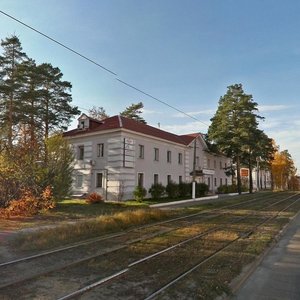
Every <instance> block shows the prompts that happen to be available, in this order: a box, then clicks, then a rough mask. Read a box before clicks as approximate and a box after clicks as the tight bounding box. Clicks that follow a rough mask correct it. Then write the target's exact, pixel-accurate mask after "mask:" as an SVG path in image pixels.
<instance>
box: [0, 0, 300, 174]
mask: <svg viewBox="0 0 300 300" xmlns="http://www.w3.org/2000/svg"><path fill="white" fill-rule="evenodd" d="M0 10H3V11H4V12H6V13H8V14H11V15H13V16H14V17H16V18H18V19H20V20H21V21H23V22H25V23H27V24H28V25H31V26H32V27H35V28H37V29H38V30H40V31H42V32H44V33H46V34H47V35H49V36H51V37H53V38H55V39H57V40H58V41H60V42H62V43H64V44H66V45H68V46H69V47H71V48H73V49H75V50H76V51H78V52H80V53H82V54H84V55H86V56H88V57H89V58H91V59H93V60H95V61H97V62H98V63H99V64H101V65H103V66H105V67H106V68H108V69H110V70H112V71H114V72H115V73H117V76H114V75H112V74H110V73H108V72H105V71H104V70H102V69H100V68H98V67H96V66H95V65H93V64H91V63H88V62H87V61H85V60H83V59H81V58H79V57H78V56H76V55H74V54H72V53H70V52H68V51H67V50H65V49H64V48H61V47H60V46H58V45H56V44H54V43H53V42H51V41H49V40H47V39H45V38H44V37H42V36H40V35H38V34H37V33H35V32H33V31H31V30H29V29H28V28H25V27H23V26H22V25H20V24H18V23H16V22H15V21H13V20H11V19H9V18H8V17H6V16H4V15H2V14H0V37H1V39H4V38H5V37H7V36H9V35H11V34H16V35H17V36H18V37H19V38H20V40H21V42H22V46H23V49H24V51H25V52H26V53H27V54H28V55H29V56H30V57H32V58H34V59H35V60H36V61H37V63H43V62H49V63H51V64H52V65H53V66H57V67H59V68H60V69H61V71H62V72H63V74H64V79H65V80H68V81H70V82H71V83H72V84H73V89H72V94H73V103H74V104H75V105H78V106H79V107H81V108H85V109H88V108H91V107H92V106H94V105H95V106H103V107H104V108H105V109H106V111H107V113H108V114H110V115H114V114H118V113H119V112H120V111H122V110H123V109H124V108H125V107H126V106H129V105H130V104H131V103H137V102H139V101H142V102H143V103H144V106H145V112H144V118H145V119H146V120H147V122H148V123H149V124H150V125H154V126H157V124H158V123H160V124H161V128H162V129H165V130H168V131H171V132H174V133H179V134H183V133H189V132H197V131H201V132H206V130H207V126H206V125H205V124H209V122H210V121H209V120H210V118H211V117H212V116H213V115H214V112H215V111H216V109H217V105H218V100H219V98H220V96H222V95H224V94H225V93H226V89H227V86H229V85H231V84H234V83H242V84H243V86H244V90H245V92H246V93H248V94H252V95H253V98H254V100H255V101H256V102H257V103H258V104H259V109H260V114H261V115H262V116H264V117H265V121H264V122H262V123H261V128H262V129H264V130H265V132H266V133H267V134H268V136H270V137H272V138H274V139H275V141H276V142H277V144H279V145H280V149H281V150H284V149H288V150H289V152H290V153H291V154H292V157H293V158H294V160H295V162H296V165H297V167H298V169H299V170H300V152H299V151H298V149H299V148H300V118H299V107H300V104H299V100H298V98H299V95H300V84H299V79H300V59H299V58H300V57H299V56H300V30H299V28H300V18H299V15H300V2H299V1H296V0H290V1H287V2H283V1H271V0H252V1H249V0H248V1H246V0H240V1H238V0H235V1H233V0H218V1H217V0H206V1H204V0H203V1H202V0H198V1H196V0H194V1H192V0H189V1H183V0H182V1H178V0H164V1H161V0H152V1H146V0H144V1H142V0H89V1H83V0H64V1H61V0H49V1H43V0H26V1H21V0H1V2H0ZM116 78H120V79H121V80H123V81H126V82H128V83H130V84H132V85H134V86H136V87H138V88H139V89H141V90H143V91H145V92H147V93H150V94H151V95H153V96H155V97H157V98H159V99H161V100H163V101H165V102H167V103H169V104H170V105H173V106H176V107H177V108H179V109H181V110H183V111H185V112H187V113H190V114H191V115H193V116H195V117H196V118H197V119H199V120H201V121H202V122H204V123H205V124H203V123H202V122H196V121H195V120H193V119H190V118H187V117H184V116H183V115H180V114H178V112H176V111H174V110H172V109H170V108H168V107H167V106H164V105H162V104H161V103H158V102H156V101H154V100H153V99H151V98H149V97H146V96H145V95H142V94H140V93H138V92H137V91H135V90H132V89H130V88H128V87H126V86H124V85H122V84H121V83H120V82H118V81H117V80H116ZM82 111H83V112H85V111H84V110H82Z"/></svg>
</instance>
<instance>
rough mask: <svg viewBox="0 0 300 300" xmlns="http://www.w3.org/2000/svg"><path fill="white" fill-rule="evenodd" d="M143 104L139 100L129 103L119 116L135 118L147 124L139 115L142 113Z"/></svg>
mask: <svg viewBox="0 0 300 300" xmlns="http://www.w3.org/2000/svg"><path fill="white" fill-rule="evenodd" d="M143 108H144V104H143V103H142V102H139V103H137V104H134V103H133V104H131V105H130V106H128V107H126V108H125V110H124V111H123V112H121V113H120V115H121V116H123V117H126V118H129V119H133V120H136V121H138V122H140V123H143V124H147V122H146V121H145V120H144V118H143V117H141V116H140V115H141V114H142V113H143Z"/></svg>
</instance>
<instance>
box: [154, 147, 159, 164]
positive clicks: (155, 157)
mask: <svg viewBox="0 0 300 300" xmlns="http://www.w3.org/2000/svg"><path fill="white" fill-rule="evenodd" d="M154 160H155V161H159V149H158V148H154Z"/></svg>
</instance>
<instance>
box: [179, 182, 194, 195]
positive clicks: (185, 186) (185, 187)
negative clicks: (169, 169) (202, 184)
mask: <svg viewBox="0 0 300 300" xmlns="http://www.w3.org/2000/svg"><path fill="white" fill-rule="evenodd" d="M178 192H179V197H181V198H184V197H189V196H191V195H192V187H191V184H190V183H187V182H181V183H179V184H178Z"/></svg>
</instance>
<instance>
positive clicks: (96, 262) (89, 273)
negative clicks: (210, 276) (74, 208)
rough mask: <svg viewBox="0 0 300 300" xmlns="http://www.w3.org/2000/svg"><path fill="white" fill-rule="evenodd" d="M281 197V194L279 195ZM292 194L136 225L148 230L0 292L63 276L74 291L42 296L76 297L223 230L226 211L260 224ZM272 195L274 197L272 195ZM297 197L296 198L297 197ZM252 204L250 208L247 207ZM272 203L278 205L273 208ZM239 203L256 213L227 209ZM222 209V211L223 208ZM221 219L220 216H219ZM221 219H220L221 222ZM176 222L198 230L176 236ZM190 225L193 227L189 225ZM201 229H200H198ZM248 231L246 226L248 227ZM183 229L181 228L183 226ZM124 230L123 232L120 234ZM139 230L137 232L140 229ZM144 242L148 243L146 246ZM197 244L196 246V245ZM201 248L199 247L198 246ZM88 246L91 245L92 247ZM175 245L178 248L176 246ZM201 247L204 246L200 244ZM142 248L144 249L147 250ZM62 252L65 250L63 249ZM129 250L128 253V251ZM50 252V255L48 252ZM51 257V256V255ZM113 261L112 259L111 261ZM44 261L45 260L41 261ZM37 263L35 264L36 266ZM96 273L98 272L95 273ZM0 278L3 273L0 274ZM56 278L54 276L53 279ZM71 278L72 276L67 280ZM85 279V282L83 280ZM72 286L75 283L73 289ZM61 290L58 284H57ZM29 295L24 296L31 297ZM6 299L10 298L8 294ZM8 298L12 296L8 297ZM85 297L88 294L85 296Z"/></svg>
mask: <svg viewBox="0 0 300 300" xmlns="http://www.w3.org/2000/svg"><path fill="white" fill-rule="evenodd" d="M280 196H281V197H282V194H281V195H280ZM293 197H297V195H291V196H289V197H285V198H283V199H279V200H278V201H275V202H274V199H271V198H269V199H268V198H267V199H264V200H262V199H258V200H257V199H256V200H255V201H254V199H251V200H249V201H248V202H243V204H242V205H241V204H239V205H229V206H228V205H227V206H224V207H222V208H219V209H214V210H209V211H206V212H201V213H196V214H193V215H190V216H184V217H180V218H176V219H173V220H168V221H165V222H159V223H156V224H152V225H149V226H143V227H140V228H139V229H138V230H141V229H143V230H148V234H147V235H144V236H143V237H141V236H139V237H136V238H135V239H131V240H130V242H128V240H127V242H124V240H123V242H122V240H121V241H119V244H117V245H115V246H114V247H115V248H110V249H109V250H107V251H106V252H105V251H104V252H103V253H100V254H99V253H97V254H94V255H90V256H89V257H87V258H82V259H79V260H77V261H75V262H74V261H73V262H72V263H71V264H69V263H65V265H64V266H61V267H60V268H56V269H53V270H50V271H47V272H44V273H40V274H35V276H31V277H30V276H29V277H28V276H27V277H26V276H25V277H23V278H20V279H19V280H14V281H12V282H6V283H5V284H2V285H1V288H0V295H2V294H3V295H6V296H7V297H11V296H13V295H12V292H11V291H14V290H18V289H20V288H21V289H23V292H24V293H23V294H22V295H23V296H24V298H22V297H21V298H18V299H27V298H26V297H27V296H25V295H31V296H32V292H31V293H30V292H29V290H30V289H31V288H32V287H33V286H34V285H36V283H37V282H39V284H40V285H44V286H46V285H47V284H46V282H52V283H53V281H55V286H58V287H59V286H60V283H62V282H63V283H66V278H68V277H69V278H71V279H72V278H76V280H75V279H73V280H74V284H72V283H71V284H69V285H68V286H67V288H66V289H63V290H64V291H65V290H69V289H70V290H74V292H71V293H66V295H65V296H62V297H61V296H60V295H59V294H60V293H58V294H57V295H56V293H55V292H54V291H53V292H52V293H51V295H50V296H48V298H47V296H43V299H71V298H74V297H76V296H77V295H81V296H82V293H87V292H88V291H90V290H92V289H95V288H99V286H107V282H112V281H114V280H116V279H119V278H123V277H124V276H126V277H127V276H128V274H129V273H132V270H135V269H137V268H138V267H139V266H140V265H143V264H149V261H153V260H157V259H158V258H159V257H163V258H164V259H165V257H166V256H168V255H169V253H173V254H172V257H173V255H174V251H176V252H177V254H178V251H179V250H181V249H182V248H183V247H185V246H186V245H188V244H190V243H198V241H199V240H201V239H203V238H204V237H205V236H209V235H212V234H215V233H217V232H220V231H223V230H224V225H220V223H218V222H215V221H216V219H217V218H220V217H223V218H224V216H225V215H226V214H227V215H228V216H227V217H228V219H227V220H226V222H225V223H227V224H228V222H229V219H231V225H233V224H238V223H239V222H245V220H246V219H252V221H253V220H255V224H259V223H261V224H263V223H262V222H263V221H264V220H266V218H267V219H270V218H273V217H274V216H273V215H274V214H275V215H278V211H283V210H282V209H281V206H283V205H285V207H284V208H283V209H287V208H286V205H287V204H286V203H287V202H291V203H290V205H293V204H294V203H296V201H295V202H294V200H293ZM275 198H276V197H275ZM297 199H298V198H297ZM251 205H252V208H251V207H250V206H251ZM276 206H278V207H277V208H276ZM236 207H239V208H240V210H241V208H243V209H248V210H253V209H256V211H257V212H258V213H256V212H255V211H254V212H253V211H251V212H250V213H249V214H246V215H244V216H241V215H239V214H238V215H236V214H233V213H232V212H228V210H229V209H233V208H236ZM270 208H272V209H274V213H273V212H270V214H272V216H267V217H265V216H263V215H261V213H260V214H259V211H261V210H262V209H269V210H270ZM225 211H226V212H225ZM204 219H205V220H206V221H213V220H214V222H212V224H211V228H209V229H208V230H206V231H203V230H202V229H201V226H200V227H199V228H198V227H197V226H198V225H197V224H198V222H200V221H203V220H204ZM183 220H184V223H181V224H178V222H181V221H183ZM223 221H224V219H223ZM174 222H176V226H173V227H172V226H171V227H166V225H167V224H168V225H170V224H172V223H174ZM223 223H224V222H223ZM155 226H156V227H159V230H158V231H156V229H157V228H156V229H155V230H154V227H155ZM161 226H164V228H162V227H161ZM180 226H185V227H183V228H188V226H190V227H192V228H193V229H197V230H198V233H197V234H196V231H194V232H193V234H192V235H191V237H190V238H187V239H186V238H185V237H182V236H178V237H176V238H174V232H176V230H177V232H176V234H178V228H180ZM193 226H194V227H193ZM251 226H252V227H253V225H252V224H251ZM181 230H182V228H181ZM201 230H202V232H201ZM231 231H234V229H233V228H231ZM237 231H238V230H235V232H236V237H235V238H236V239H240V238H241V236H244V235H245V232H243V233H240V232H237ZM248 231H249V230H248ZM133 232H135V231H134V230H130V231H127V232H126V233H122V234H119V235H118V234H115V235H112V236H107V237H104V238H102V240H100V239H99V240H97V241H92V240H89V241H86V244H84V243H81V244H80V243H79V245H77V246H78V247H81V246H84V247H90V246H91V245H94V242H95V243H96V242H103V241H105V243H107V241H108V240H110V239H113V240H115V239H117V238H120V237H122V238H123V237H124V236H125V235H126V234H127V235H128V234H130V233H133ZM183 232H184V230H183ZM144 233H145V232H142V234H144ZM123 234H124V235H123ZM140 234H141V232H140ZM167 235H171V237H172V238H173V245H168V243H167V245H166V244H164V243H162V244H159V243H158V244H154V246H153V244H152V245H151V247H152V248H153V249H147V251H148V252H149V250H151V251H150V252H152V253H151V254H149V255H144V252H145V251H141V249H140V248H139V246H140V245H139V244H142V245H144V247H145V245H146V247H148V248H149V244H147V243H149V242H147V241H151V243H153V241H154V242H155V241H159V240H165V239H167ZM174 241H176V243H174ZM147 245H148V246H147ZM74 246H75V245H72V246H69V248H68V247H65V248H63V249H56V250H54V251H53V252H49V251H48V252H49V254H47V252H45V253H43V254H40V256H39V255H38V256H34V257H33V256H31V257H28V258H23V259H22V260H15V261H11V262H7V263H3V264H2V265H0V271H1V270H3V268H6V271H8V270H9V268H12V267H14V268H18V264H21V265H22V264H24V263H29V262H30V263H32V261H34V262H36V261H37V259H39V258H43V259H45V258H47V260H48V262H49V263H51V259H53V255H57V254H58V253H63V252H64V251H70V250H74V249H76V247H74ZM197 247H198V246H197ZM200 248H201V247H200ZM92 249H94V248H93V247H92ZM156 249H159V251H156ZM178 249H179V250H178ZM203 249H204V248H203ZM89 250H90V252H92V251H93V250H91V249H89ZM134 250H138V251H134ZM147 251H146V252H147ZM64 253H66V252H64ZM130 253H131V255H130ZM49 255H50V256H49ZM139 255H140V256H141V257H140V258H136V257H137V256H139ZM118 256H121V257H131V259H127V261H125V262H122V261H121V260H120V259H119V258H118ZM51 257H52V258H51ZM113 262H115V263H113ZM43 263H45V262H43ZM37 265H38V264H36V266H37ZM83 265H85V267H83ZM32 267H34V265H32ZM22 268H23V269H24V265H22ZM82 269H85V271H84V272H83V271H82ZM57 272H59V274H60V275H61V276H60V277H61V280H60V278H58V279H57ZM99 274H100V275H99ZM99 276H100V277H101V278H99V280H95V278H97V277H99ZM2 278H3V276H2ZM55 278H56V279H55ZM71 281H72V280H71ZM87 283H89V284H87ZM78 286H80V287H81V288H79V289H78ZM75 287H77V288H76V289H75ZM60 290H61V288H60ZM31 296H29V298H28V299H31V298H30V297H31ZM8 299H10V298H8ZM11 299H15V298H11ZM87 299H88V298H87ZM95 299H100V298H95Z"/></svg>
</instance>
